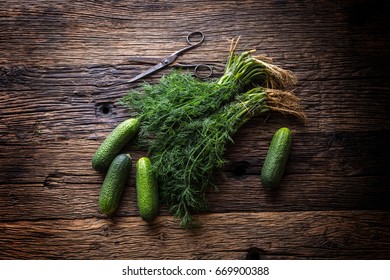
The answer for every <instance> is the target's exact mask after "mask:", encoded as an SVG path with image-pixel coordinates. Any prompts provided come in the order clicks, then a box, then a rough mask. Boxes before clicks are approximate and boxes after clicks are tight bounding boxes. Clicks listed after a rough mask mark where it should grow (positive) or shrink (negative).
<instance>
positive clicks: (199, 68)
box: [128, 31, 213, 83]
mask: <svg viewBox="0 0 390 280" xmlns="http://www.w3.org/2000/svg"><path fill="white" fill-rule="evenodd" d="M196 38H198V39H196ZM199 38H200V39H199ZM204 38H205V36H204V34H203V32H200V31H195V32H192V33H190V34H188V36H187V38H186V39H187V43H188V44H189V45H188V46H187V47H185V48H182V49H181V50H178V51H176V52H174V53H172V54H171V55H169V56H167V57H165V58H163V59H161V60H159V61H158V62H157V64H156V65H154V66H152V67H150V68H149V69H148V70H146V71H145V72H143V73H141V74H139V75H137V76H135V77H134V78H132V79H130V80H129V81H128V82H129V83H132V82H135V81H137V80H139V79H141V78H143V77H146V76H148V75H150V74H152V73H154V72H156V71H158V70H160V69H162V68H164V67H166V66H168V65H171V64H172V63H174V62H175V60H176V58H177V57H178V56H180V55H181V54H183V53H184V52H186V51H188V50H191V49H193V48H196V47H198V46H199V45H201V44H202V43H203V41H204ZM128 61H136V62H141V63H148V64H155V63H156V59H153V58H143V57H133V58H129V59H128ZM172 66H173V67H182V68H195V69H194V75H195V76H197V77H199V78H208V77H210V76H211V75H212V74H213V69H212V68H211V66H209V65H207V64H180V63H175V64H172Z"/></svg>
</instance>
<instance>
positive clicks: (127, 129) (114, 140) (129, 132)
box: [92, 118, 140, 171]
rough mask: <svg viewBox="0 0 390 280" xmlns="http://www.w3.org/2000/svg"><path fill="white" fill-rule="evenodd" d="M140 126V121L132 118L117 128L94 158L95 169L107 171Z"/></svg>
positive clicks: (93, 165)
mask: <svg viewBox="0 0 390 280" xmlns="http://www.w3.org/2000/svg"><path fill="white" fill-rule="evenodd" d="M139 125H140V121H139V119H134V118H131V119H128V120H125V121H123V122H121V123H120V124H119V125H118V126H117V127H115V128H114V130H113V131H112V132H111V133H110V134H109V135H108V136H107V138H106V139H105V140H104V141H103V143H102V144H101V145H100V146H99V148H98V149H97V151H96V152H95V155H94V156H93V158H92V167H93V169H95V170H96V171H107V169H108V168H109V167H110V164H111V162H112V161H113V159H114V158H115V157H116V156H117V155H118V154H119V153H120V151H121V150H122V149H123V147H124V146H125V145H126V144H127V143H128V142H129V141H130V140H131V138H133V136H134V135H135V134H136V133H137V130H138V128H139Z"/></svg>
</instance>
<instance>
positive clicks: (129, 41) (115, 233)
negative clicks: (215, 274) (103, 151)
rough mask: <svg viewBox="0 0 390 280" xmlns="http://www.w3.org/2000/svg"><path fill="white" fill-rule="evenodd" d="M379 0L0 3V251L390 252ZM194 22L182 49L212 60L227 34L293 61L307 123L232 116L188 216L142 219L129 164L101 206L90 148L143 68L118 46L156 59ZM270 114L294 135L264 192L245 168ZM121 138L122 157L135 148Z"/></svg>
mask: <svg viewBox="0 0 390 280" xmlns="http://www.w3.org/2000/svg"><path fill="white" fill-rule="evenodd" d="M381 3H383V1H382V2H381V1H353V0H345V1H336V2H334V1H333V2H329V1H321V0H316V1H297V0H291V1H268V0H267V1H201V0H199V1H175V0H174V1H172V0H171V1H165V0H163V1H77V2H76V1H54V0H52V1H11V0H5V1H3V2H2V4H1V7H0V67H1V68H0V94H1V95H0V258H1V259H151V258H153V259H387V258H390V228H389V227H390V212H389V210H390V176H389V174H390V168H389V166H390V165H389V160H390V145H389V140H390V139H389V133H388V132H389V129H390V117H389V114H388V111H389V110H390V71H389V70H390V66H389V65H390V51H389V50H390V36H389V35H390V33H389V30H390V22H389V21H388V12H389V4H381ZM195 30H201V31H203V32H204V33H205V34H206V41H205V43H204V44H203V45H202V46H201V47H199V48H197V49H196V50H192V51H190V52H188V53H186V54H185V56H183V57H182V58H180V61H181V62H194V61H200V62H206V63H224V62H225V61H226V57H227V53H228V48H229V42H228V39H231V38H233V37H237V36H241V40H240V45H239V51H243V50H248V49H252V48H253V49H257V50H258V51H257V52H258V53H259V54H264V55H267V56H269V57H272V58H273V61H274V63H275V64H277V65H279V66H281V67H283V68H286V69H289V70H292V71H294V72H295V74H296V75H297V77H298V79H299V83H298V84H297V86H296V88H295V90H294V92H295V93H296V95H298V96H299V97H300V98H301V99H302V106H303V108H304V111H305V113H306V114H307V117H308V122H307V124H306V125H302V124H301V123H299V122H297V121H296V120H294V119H292V118H289V117H287V116H284V115H281V114H277V113H272V114H270V115H264V116H260V117H257V118H254V119H253V120H251V121H249V122H248V123H247V124H246V125H245V126H244V127H242V129H241V130H240V131H239V132H238V133H237V134H236V135H235V138H234V140H235V144H234V145H233V144H232V145H229V146H228V149H227V152H226V158H227V159H228V160H229V163H228V164H227V165H226V166H225V168H223V169H222V170H220V171H218V172H217V175H216V176H217V178H216V180H217V182H218V186H219V189H220V191H219V192H218V193H215V192H212V191H210V192H209V193H208V195H207V197H208V201H209V211H207V212H205V213H201V214H199V215H198V218H199V219H200V221H201V223H202V227H201V228H197V229H194V230H184V229H181V228H180V227H179V225H178V222H177V221H176V220H175V219H173V218H172V217H171V215H170V214H169V213H168V211H167V209H166V208H165V206H162V207H161V210H160V215H159V216H158V218H157V219H156V220H155V221H153V222H152V223H150V224H147V223H145V222H143V221H142V220H141V219H140V218H139V217H138V213H137V206H136V200H135V188H134V174H133V175H132V178H131V180H130V183H129V185H128V186H127V187H126V190H125V193H124V198H123V201H122V203H121V205H120V208H119V210H118V211H117V213H116V214H115V215H114V216H113V217H112V218H106V217H104V216H103V215H101V214H99V213H98V209H97V199H98V194H99V190H100V187H101V184H102V181H103V175H101V174H99V173H98V172H96V171H94V170H93V169H92V167H91V157H92V155H93V154H94V152H95V150H96V148H97V147H98V146H99V144H100V143H101V141H102V140H103V139H104V138H105V136H107V134H108V133H109V132H110V131H111V130H112V129H113V128H114V127H115V126H116V125H117V124H118V123H119V122H121V121H122V120H125V119H126V118H129V117H131V116H132V114H133V113H132V112H131V111H130V110H128V109H127V108H125V107H122V106H121V105H120V104H119V102H118V101H119V99H120V98H121V97H122V96H124V95H125V94H126V93H127V92H128V91H129V90H130V89H132V88H137V87H138V86H139V85H140V83H135V84H126V83H123V82H125V81H126V80H128V79H129V78H131V77H133V76H134V75H136V74H138V73H140V72H141V71H143V70H145V69H146V66H142V65H139V64H134V63H130V62H128V61H127V58H128V57H130V56H135V55H141V56H147V57H163V56H165V55H167V54H170V53H171V52H173V51H175V50H177V49H178V48H180V47H182V46H185V41H184V38H185V36H186V35H187V34H188V33H190V32H192V31H195ZM217 70H218V69H217ZM168 71H169V70H163V71H160V72H158V73H156V74H154V75H153V76H151V77H150V78H148V79H147V81H148V82H151V83H153V82H157V81H158V79H159V77H161V75H163V74H166V73H168ZM219 75H221V71H216V73H215V76H216V77H218V76H219ZM281 126H288V127H290V128H291V129H292V131H293V138H294V144H293V149H292V154H291V157H290V160H289V162H288V165H287V168H286V172H285V176H284V177H283V180H282V183H281V186H280V188H279V189H278V190H277V191H276V192H273V193H269V192H266V191H265V190H264V189H263V188H262V186H261V182H260V177H259V174H260V169H261V166H262V163H263V160H264V157H265V154H266V151H267V148H268V144H269V142H270V139H271V137H272V135H273V133H274V132H275V131H276V130H277V129H278V128H279V127H281ZM126 149H127V150H128V151H130V152H131V154H132V156H133V159H134V162H135V161H136V160H137V159H138V158H139V157H141V156H144V155H145V152H144V151H142V150H138V149H136V148H135V147H134V146H132V145H129V146H127V147H126ZM133 170H134V169H133Z"/></svg>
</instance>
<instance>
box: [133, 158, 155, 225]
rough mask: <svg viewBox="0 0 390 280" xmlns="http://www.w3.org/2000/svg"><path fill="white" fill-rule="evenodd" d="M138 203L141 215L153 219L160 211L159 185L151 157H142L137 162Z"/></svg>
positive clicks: (146, 219)
mask: <svg viewBox="0 0 390 280" xmlns="http://www.w3.org/2000/svg"><path fill="white" fill-rule="evenodd" d="M136 168H137V174H136V188H137V204H138V210H139V215H140V217H141V218H142V219H143V220H145V221H151V220H153V219H154V218H155V217H156V216H157V212H158V187H157V182H156V178H155V176H154V172H153V170H152V163H151V162H150V160H149V158H147V157H142V158H140V159H139V160H138V161H137V164H136Z"/></svg>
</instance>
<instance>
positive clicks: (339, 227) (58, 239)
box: [0, 211, 390, 259]
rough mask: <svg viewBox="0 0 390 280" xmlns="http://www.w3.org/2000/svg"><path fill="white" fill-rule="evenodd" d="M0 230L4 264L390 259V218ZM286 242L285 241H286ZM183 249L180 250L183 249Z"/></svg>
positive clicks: (129, 220) (235, 218)
mask: <svg viewBox="0 0 390 280" xmlns="http://www.w3.org/2000/svg"><path fill="white" fill-rule="evenodd" d="M199 218H200V220H201V222H202V225H203V226H202V227H201V228H198V229H194V230H183V229H181V228H179V227H178V225H177V222H176V221H174V220H173V219H172V218H171V217H159V218H157V219H156V220H155V221H154V222H153V223H151V224H146V223H145V222H143V221H140V218H135V217H122V218H115V219H113V220H110V219H94V218H92V219H75V220H51V221H45V220H42V221H35V222H30V221H24V222H18V223H12V222H6V223H4V222H2V223H0V247H1V248H2V249H1V251H0V258H1V259H13V258H15V259H31V258H33V259H91V258H92V259H245V258H258V259H280V258H282V259H321V258H325V259H327V258H333V259H356V258H359V259H386V258H389V257H390V251H389V248H388V244H389V242H390V234H389V231H388V230H386V229H385V228H386V227H389V226H390V224H389V221H390V219H389V218H390V217H389V212H377V211H374V212H367V211H352V212H351V211H340V212H333V211H322V212H304V213H302V212H269V213H234V214H213V215H202V216H200V217H199ZM286 237H288V238H286ZM179 248H180V249H179Z"/></svg>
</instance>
